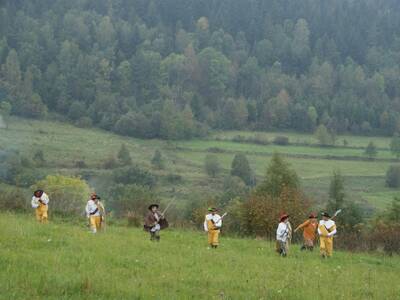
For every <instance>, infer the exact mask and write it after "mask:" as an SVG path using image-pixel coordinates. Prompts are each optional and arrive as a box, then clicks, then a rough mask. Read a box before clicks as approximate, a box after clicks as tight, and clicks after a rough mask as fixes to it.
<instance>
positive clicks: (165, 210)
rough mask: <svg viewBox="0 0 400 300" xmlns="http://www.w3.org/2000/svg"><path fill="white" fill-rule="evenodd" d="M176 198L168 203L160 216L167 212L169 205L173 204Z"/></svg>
mask: <svg viewBox="0 0 400 300" xmlns="http://www.w3.org/2000/svg"><path fill="white" fill-rule="evenodd" d="M175 200H176V198H175V197H174V198H172V200H171V201H170V202H169V203H168V205H167V206H166V207H165V209H164V211H163V212H162V213H161V215H162V216H164V214H165V213H166V212H167V210H168V209H169V208H170V206H171V204H172V203H174V202H175Z"/></svg>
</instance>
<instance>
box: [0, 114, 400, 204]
mask: <svg viewBox="0 0 400 300" xmlns="http://www.w3.org/2000/svg"><path fill="white" fill-rule="evenodd" d="M236 135H250V136H254V133H249V132H232V133H230V132H221V133H217V134H215V135H214V136H211V137H209V139H208V140H200V139H199V140H189V141H179V142H174V141H171V142H167V141H162V140H156V139H155V140H142V139H135V138H131V137H124V136H119V135H116V134H112V133H110V132H107V131H104V130H99V129H84V128H77V127H74V126H72V125H70V124H66V123H61V122H50V121H37V120H29V119H21V118H11V119H10V122H9V129H7V130H0V151H1V150H7V149H16V150H19V151H21V152H22V153H23V154H24V155H27V156H29V157H32V156H33V155H34V153H35V152H36V151H38V150H41V151H43V153H44V158H45V160H46V163H45V165H43V166H42V169H43V171H44V172H45V173H47V174H59V173H62V174H74V175H81V176H84V177H85V178H87V176H88V175H90V177H91V178H90V179H91V180H90V183H91V184H92V185H93V187H94V188H96V189H97V188H100V189H101V186H102V185H101V184H97V185H96V183H98V182H97V180H98V178H99V177H101V176H102V175H104V174H109V173H110V170H106V169H104V163H105V162H106V161H107V159H109V158H110V157H112V156H114V157H115V156H116V155H117V153H118V150H119V148H120V147H121V145H122V144H125V145H126V146H127V147H128V149H129V150H130V153H131V156H132V159H133V161H134V163H137V164H139V165H140V166H142V167H144V168H146V169H151V171H152V172H153V173H155V174H156V175H157V176H159V178H160V180H159V184H158V186H157V194H158V195H160V197H162V198H163V197H166V198H169V197H171V196H172V195H171V186H172V185H173V186H174V187H175V189H176V193H175V195H174V196H176V197H177V198H178V199H179V200H182V201H185V200H188V199H192V198H193V197H194V196H197V198H212V197H215V195H216V194H218V193H220V192H221V191H222V189H223V180H224V177H226V176H227V175H229V172H230V167H231V162H232V159H233V157H234V155H235V154H236V153H243V154H246V156H247V158H248V160H249V163H250V165H251V167H252V169H253V170H254V172H255V174H256V175H257V177H258V179H262V177H263V176H264V175H265V170H266V167H267V165H268V163H269V161H270V158H271V154H272V153H274V151H279V152H280V153H282V154H283V155H285V156H286V158H287V160H288V162H289V163H290V164H291V165H292V167H293V168H294V169H295V170H296V172H297V173H298V175H299V176H300V178H301V179H302V184H303V187H304V189H305V191H306V193H307V195H308V196H310V197H312V198H313V199H314V200H315V201H316V202H317V204H321V203H324V202H325V201H326V200H327V197H328V190H329V176H331V174H332V172H333V170H335V169H340V171H341V173H342V175H343V176H345V178H346V184H345V185H346V192H347V195H348V197H349V198H350V197H351V199H352V200H353V201H359V202H362V203H363V206H365V207H367V206H368V207H372V208H385V207H386V205H387V204H388V203H391V201H392V199H393V196H394V195H396V194H397V193H398V191H399V190H398V189H389V188H387V187H385V172H386V170H387V168H388V167H389V166H390V165H391V162H389V161H387V160H386V159H387V157H389V155H390V151H389V150H388V145H389V143H390V139H388V138H382V137H359V136H340V137H338V139H341V140H342V139H345V140H346V141H347V142H348V144H349V147H347V148H346V147H341V148H318V147H316V145H315V143H316V141H315V139H314V137H313V135H305V134H303V135H300V134H295V133H285V132H269V133H264V132H263V133H258V136H261V137H264V138H265V139H268V140H269V141H272V140H273V139H274V137H276V136H279V135H287V136H288V137H289V138H290V142H293V143H296V142H304V143H305V144H310V145H309V146H306V145H304V146H295V145H288V146H276V145H273V144H268V145H255V144H243V143H236V142H233V141H230V140H229V139H231V138H232V137H233V136H236ZM220 138H223V139H224V140H223V141H221V140H217V139H220ZM225 139H228V140H225ZM369 141H374V142H375V143H376V145H378V146H379V148H380V150H379V155H378V157H377V159H376V160H373V161H366V160H361V159H363V158H364V159H365V156H364V155H363V151H364V150H363V149H362V147H365V146H366V145H367V144H368V142H369ZM351 146H357V147H361V149H352V148H351ZM156 149H160V150H161V152H162V155H163V157H164V160H165V169H164V170H155V169H153V168H152V166H151V163H150V161H151V158H152V156H153V154H154V151H155V150H156ZM213 149H214V150H215V149H217V150H218V152H217V153H214V152H213V154H214V155H216V156H217V158H218V161H219V163H220V165H221V168H222V171H221V173H220V174H219V175H218V176H217V178H209V177H208V176H207V175H206V173H205V171H204V160H205V157H206V155H207V154H210V153H211V152H212V150H213ZM341 156H342V159H333V158H332V157H341ZM343 156H344V158H346V159H343ZM347 156H348V157H347ZM350 156H351V157H352V158H351V157H350ZM77 162H84V163H85V165H86V168H81V169H79V168H77V166H76V164H77ZM169 175H173V176H174V175H178V177H179V178H180V180H178V181H177V182H173V183H171V182H169V181H168V176H169ZM100 192H103V191H102V190H100Z"/></svg>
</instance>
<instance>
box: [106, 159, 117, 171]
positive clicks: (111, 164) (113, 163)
mask: <svg viewBox="0 0 400 300" xmlns="http://www.w3.org/2000/svg"><path fill="white" fill-rule="evenodd" d="M103 167H104V169H107V170H110V169H115V168H117V167H118V162H117V160H116V159H115V157H114V156H110V157H109V158H107V159H106V160H105V161H104V163H103Z"/></svg>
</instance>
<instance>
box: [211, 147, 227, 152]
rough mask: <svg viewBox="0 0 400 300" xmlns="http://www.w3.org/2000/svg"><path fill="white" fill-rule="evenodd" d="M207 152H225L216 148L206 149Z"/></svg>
mask: <svg viewBox="0 0 400 300" xmlns="http://www.w3.org/2000/svg"><path fill="white" fill-rule="evenodd" d="M207 152H211V153H224V152H225V150H224V149H221V148H218V147H210V148H208V149H207Z"/></svg>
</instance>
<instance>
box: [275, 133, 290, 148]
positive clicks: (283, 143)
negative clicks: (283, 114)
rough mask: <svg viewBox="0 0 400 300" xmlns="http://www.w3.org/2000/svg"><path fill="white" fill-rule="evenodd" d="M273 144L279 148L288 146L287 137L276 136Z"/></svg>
mask: <svg viewBox="0 0 400 300" xmlns="http://www.w3.org/2000/svg"><path fill="white" fill-rule="evenodd" d="M274 144H275V145H280V146H287V145H289V138H288V137H287V136H282V135H278V136H276V137H275V138H274Z"/></svg>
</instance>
